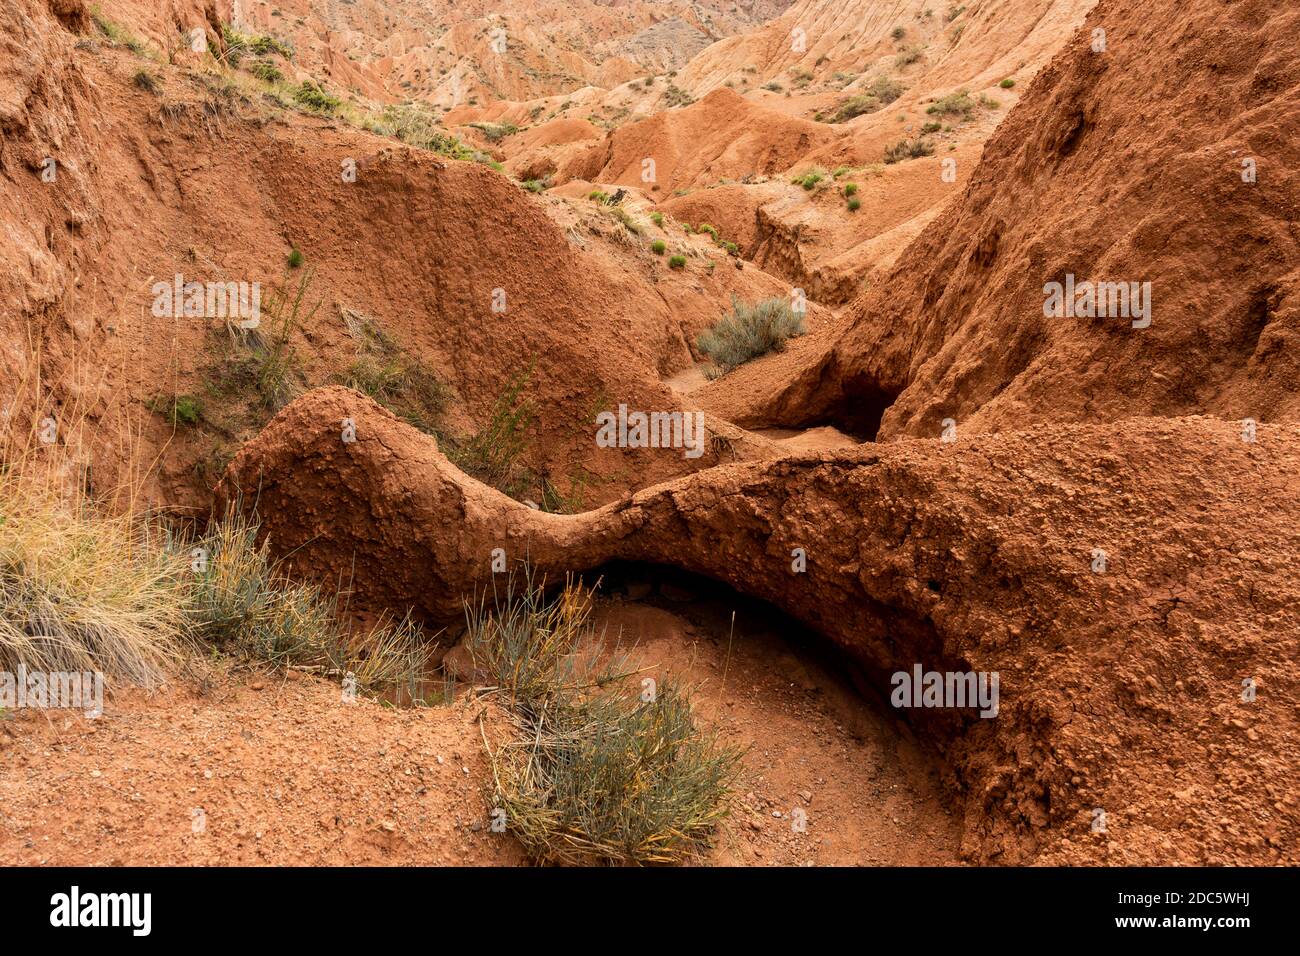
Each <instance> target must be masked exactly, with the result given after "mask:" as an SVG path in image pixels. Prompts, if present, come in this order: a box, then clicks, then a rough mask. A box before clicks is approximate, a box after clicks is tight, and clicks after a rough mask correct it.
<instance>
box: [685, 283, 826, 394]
mask: <svg viewBox="0 0 1300 956" xmlns="http://www.w3.org/2000/svg"><path fill="white" fill-rule="evenodd" d="M803 334H804V319H803V315H802V314H800V313H798V312H795V311H794V310H793V309H792V308H791V307H790V302H789V301H788V300H786V299H782V298H771V299H763V300H762V301H760V302H756V303H753V304H748V303H745V302H742V301H740V300H739V299H738V298H736V297H734V296H733V297H732V300H731V314H730V315H728V316H727V317H725V318H724V319H723V320H722V321H721V322H718V323H717V324H716V325H714V326H713V327H712V328H710V329H709V330H708V331H706V332H703V333H701V335H700V337H699V339H698V340H697V341H696V345H697V346H698V348H699V350H700V351H701V352H702V353H704V355H705V356H706V357H708V359H709V360H710V361H711V362H712V363H713V366H714V367H713V369H711V370H710V371H709V372H708V374H709V376H710V377H714V378H716V377H717V376H719V375H725V374H726V373H727V372H730V371H731V370H732V369H735V368H737V367H739V366H741V365H743V364H745V363H746V362H748V361H750V360H751V359H755V358H758V356H760V355H765V354H767V353H768V352H772V351H778V352H779V351H780V350H781V349H783V348H784V347H785V343H786V340H787V339H790V338H792V337H794V336H798V335H803Z"/></svg>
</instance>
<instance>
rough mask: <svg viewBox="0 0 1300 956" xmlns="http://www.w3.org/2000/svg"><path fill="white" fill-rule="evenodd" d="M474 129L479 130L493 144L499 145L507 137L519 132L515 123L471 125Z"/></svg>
mask: <svg viewBox="0 0 1300 956" xmlns="http://www.w3.org/2000/svg"><path fill="white" fill-rule="evenodd" d="M469 125H470V126H471V127H472V128H473V129H476V130H478V131H479V132H481V133H482V134H483V136H484V137H485V138H486V139H487V140H488V142H491V143H497V142H500V141H501V140H503V139H505V138H506V137H507V136H513V135H514V134H515V133H517V132H519V127H518V126H516V125H515V124H514V123H470V124H469Z"/></svg>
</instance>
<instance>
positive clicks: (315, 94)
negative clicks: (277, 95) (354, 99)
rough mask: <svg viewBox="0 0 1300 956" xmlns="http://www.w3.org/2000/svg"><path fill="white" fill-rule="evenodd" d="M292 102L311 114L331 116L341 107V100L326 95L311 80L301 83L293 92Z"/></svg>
mask: <svg viewBox="0 0 1300 956" xmlns="http://www.w3.org/2000/svg"><path fill="white" fill-rule="evenodd" d="M293 100H294V102H295V103H297V104H298V105H300V106H302V107H304V108H305V109H308V110H310V111H312V112H313V113H326V114H332V113H334V112H335V111H336V110H337V109H338V108H339V107H340V106H341V105H342V100H340V99H339V98H338V97H337V96H331V95H330V94H328V93H326V92H325V91H324V90H323V89H321V88H320V87H319V86H317V85H316V84H315V83H313V82H312V81H311V80H303V81H302V83H301V84H300V85H299V86H298V87H297V88H296V89H295V90H294V91H293Z"/></svg>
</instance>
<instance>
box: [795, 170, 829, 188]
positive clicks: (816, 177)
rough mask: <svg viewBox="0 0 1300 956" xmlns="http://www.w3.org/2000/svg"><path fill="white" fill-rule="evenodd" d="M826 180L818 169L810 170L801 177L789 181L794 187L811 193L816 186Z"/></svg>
mask: <svg viewBox="0 0 1300 956" xmlns="http://www.w3.org/2000/svg"><path fill="white" fill-rule="evenodd" d="M825 178H826V174H825V172H824V171H823V170H820V169H811V170H809V171H808V172H806V173H804V174H803V175H802V176H796V177H795V178H794V179H793V180H791V181H792V182H793V183H794V184H795V185H796V186H802V187H803V188H804V189H805V190H806V191H808V192H812V190H813V189H815V188H816V186H817V184H818V183H820V182H821V181H822V180H823V179H825Z"/></svg>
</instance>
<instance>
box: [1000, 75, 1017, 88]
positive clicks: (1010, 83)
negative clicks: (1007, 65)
mask: <svg viewBox="0 0 1300 956" xmlns="http://www.w3.org/2000/svg"><path fill="white" fill-rule="evenodd" d="M1015 85H1016V81H1015V80H1013V79H1011V77H1007V78H1006V79H1005V80H1003V81H1002V82H1001V83H999V84H998V86H1000V87H1002V88H1003V89H1004V90H1009V89H1011V87H1013V86H1015Z"/></svg>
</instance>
